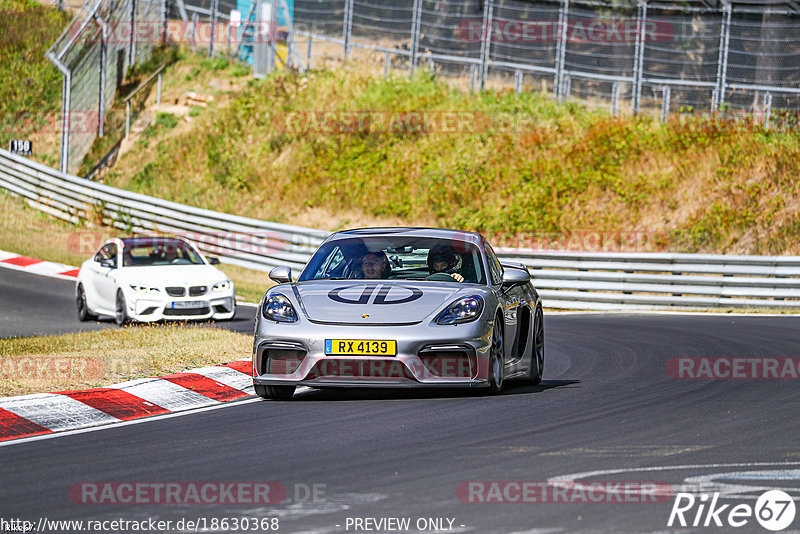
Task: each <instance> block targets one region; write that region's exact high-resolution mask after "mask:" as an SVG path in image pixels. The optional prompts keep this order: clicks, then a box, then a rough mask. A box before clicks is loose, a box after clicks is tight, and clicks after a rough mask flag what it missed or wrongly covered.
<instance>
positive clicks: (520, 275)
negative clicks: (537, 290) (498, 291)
mask: <svg viewBox="0 0 800 534" xmlns="http://www.w3.org/2000/svg"><path fill="white" fill-rule="evenodd" d="M530 281H531V275H530V273H529V272H528V271H527V270H524V271H523V270H522V269H505V270H504V271H503V287H505V288H508V289H511V288H512V287H514V286H522V285H525V284H527V283H528V282H530Z"/></svg>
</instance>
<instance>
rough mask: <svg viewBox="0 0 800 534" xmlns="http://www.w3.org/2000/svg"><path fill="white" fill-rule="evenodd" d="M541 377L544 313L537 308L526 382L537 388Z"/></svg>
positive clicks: (539, 307)
mask: <svg viewBox="0 0 800 534" xmlns="http://www.w3.org/2000/svg"><path fill="white" fill-rule="evenodd" d="M542 375H544V313H542V307H541V306H537V307H536V313H535V314H534V318H533V352H532V353H531V369H530V371H528V380H527V382H528V383H529V384H533V385H534V386H538V385H539V384H540V383H541V382H542Z"/></svg>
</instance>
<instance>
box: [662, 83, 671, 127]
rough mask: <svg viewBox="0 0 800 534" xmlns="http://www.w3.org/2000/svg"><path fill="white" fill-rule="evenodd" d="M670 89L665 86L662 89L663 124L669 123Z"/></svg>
mask: <svg viewBox="0 0 800 534" xmlns="http://www.w3.org/2000/svg"><path fill="white" fill-rule="evenodd" d="M669 98H670V87H669V85H665V86H664V87H663V88H662V89H661V122H667V117H668V116H669Z"/></svg>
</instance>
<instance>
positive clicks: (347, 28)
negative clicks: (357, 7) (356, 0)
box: [342, 0, 353, 61]
mask: <svg viewBox="0 0 800 534" xmlns="http://www.w3.org/2000/svg"><path fill="white" fill-rule="evenodd" d="M342 33H343V35H342V39H343V41H344V43H343V44H342V53H343V54H344V60H345V61H347V60H348V59H349V58H350V38H351V37H352V35H353V0H344V25H343V26H342Z"/></svg>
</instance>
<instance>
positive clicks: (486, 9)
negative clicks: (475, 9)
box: [481, 0, 494, 91]
mask: <svg viewBox="0 0 800 534" xmlns="http://www.w3.org/2000/svg"><path fill="white" fill-rule="evenodd" d="M493 15H494V4H493V2H492V0H484V2H483V29H482V31H481V91H483V89H484V88H485V87H486V78H487V77H488V75H489V55H490V53H491V46H492V16H493Z"/></svg>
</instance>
